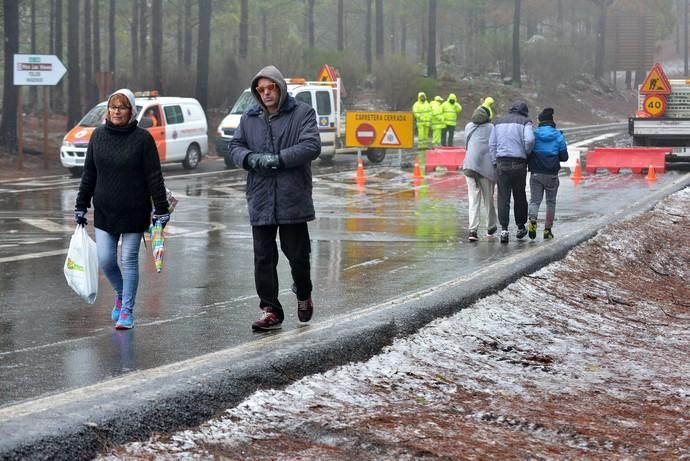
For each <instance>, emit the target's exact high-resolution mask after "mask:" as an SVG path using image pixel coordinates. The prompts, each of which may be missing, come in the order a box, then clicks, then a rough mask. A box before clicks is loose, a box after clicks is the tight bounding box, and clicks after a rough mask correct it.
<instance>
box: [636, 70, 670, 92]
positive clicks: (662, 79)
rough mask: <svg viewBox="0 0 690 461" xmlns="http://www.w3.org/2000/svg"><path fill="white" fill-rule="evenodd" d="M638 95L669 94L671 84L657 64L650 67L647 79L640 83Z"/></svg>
mask: <svg viewBox="0 0 690 461" xmlns="http://www.w3.org/2000/svg"><path fill="white" fill-rule="evenodd" d="M640 94H671V83H670V82H669V81H668V78H666V74H665V73H664V69H662V68H661V65H660V64H659V63H656V64H654V66H652V69H651V70H650V71H649V73H648V74H647V78H645V80H644V82H642V86H641V87H640Z"/></svg>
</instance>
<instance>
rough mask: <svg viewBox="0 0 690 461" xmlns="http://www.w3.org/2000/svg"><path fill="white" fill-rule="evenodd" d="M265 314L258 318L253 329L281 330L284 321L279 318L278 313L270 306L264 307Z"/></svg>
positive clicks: (253, 324)
mask: <svg viewBox="0 0 690 461" xmlns="http://www.w3.org/2000/svg"><path fill="white" fill-rule="evenodd" d="M263 311H264V312H263V314H261V318H260V319H259V320H257V321H256V322H254V323H252V330H255V331H270V330H279V329H280V328H281V326H282V324H283V322H282V321H281V320H280V319H279V318H278V316H277V315H276V314H274V313H273V310H272V309H271V308H270V307H264V308H263Z"/></svg>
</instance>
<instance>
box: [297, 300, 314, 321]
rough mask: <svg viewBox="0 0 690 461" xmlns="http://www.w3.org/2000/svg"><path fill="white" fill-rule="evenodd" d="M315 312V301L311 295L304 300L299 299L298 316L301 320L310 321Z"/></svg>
mask: <svg viewBox="0 0 690 461" xmlns="http://www.w3.org/2000/svg"><path fill="white" fill-rule="evenodd" d="M312 314H314V303H313V302H312V300H311V296H309V298H307V299H305V300H304V301H300V300H297V317H298V318H299V321H300V322H308V321H309V320H311V316H312Z"/></svg>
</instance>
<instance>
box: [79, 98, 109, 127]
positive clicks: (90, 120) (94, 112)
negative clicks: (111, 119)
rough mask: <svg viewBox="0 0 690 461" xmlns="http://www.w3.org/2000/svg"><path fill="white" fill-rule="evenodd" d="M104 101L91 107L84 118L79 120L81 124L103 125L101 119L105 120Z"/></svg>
mask: <svg viewBox="0 0 690 461" xmlns="http://www.w3.org/2000/svg"><path fill="white" fill-rule="evenodd" d="M106 107H107V105H106V103H104V102H103V103H101V104H98V105H97V106H96V107H94V108H93V109H91V110H90V111H89V112H88V113H87V114H86V115H84V118H82V119H81V120H80V121H79V125H81V126H100V125H103V120H105V111H106Z"/></svg>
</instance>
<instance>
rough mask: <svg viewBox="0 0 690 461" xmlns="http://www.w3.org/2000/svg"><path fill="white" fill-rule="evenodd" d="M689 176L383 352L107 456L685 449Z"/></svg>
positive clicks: (611, 454) (587, 455) (515, 454)
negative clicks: (679, 186)
mask: <svg viewBox="0 0 690 461" xmlns="http://www.w3.org/2000/svg"><path fill="white" fill-rule="evenodd" d="M689 209H690V189H687V188H686V189H684V190H682V191H680V192H677V193H675V194H673V195H672V196H670V197H667V198H666V199H664V200H663V201H662V202H661V203H660V204H658V205H657V206H656V207H655V208H654V209H653V210H651V211H649V212H646V213H643V214H642V215H639V216H636V217H633V218H631V219H628V220H626V221H624V222H621V223H617V224H613V225H610V226H608V227H606V228H604V229H603V230H602V231H601V232H600V233H599V234H598V235H597V236H596V237H595V238H593V239H592V240H590V241H588V242H587V243H585V244H583V245H580V246H578V247H577V248H575V249H573V250H572V251H571V252H570V253H569V254H568V255H567V256H566V257H565V258H564V259H563V260H561V261H558V262H556V263H553V264H550V265H549V266H547V267H545V268H543V269H541V270H539V271H537V272H535V273H533V274H529V275H526V276H524V277H522V278H521V279H519V280H518V281H517V282H515V283H513V284H511V285H509V286H508V287H506V288H505V289H504V290H502V291H500V292H499V293H497V294H496V295H493V296H489V297H487V298H484V299H482V300H480V301H478V302H476V303H475V304H473V305H472V306H470V307H468V308H467V309H464V310H462V311H461V312H459V313H457V314H455V315H453V316H451V317H449V318H445V319H439V320H437V321H435V322H432V323H431V324H430V325H428V326H427V327H425V328H423V329H422V330H420V331H419V332H418V333H417V334H414V335H412V336H410V337H407V338H403V339H399V340H397V341H396V342H395V343H394V344H393V345H392V346H390V347H389V348H388V349H387V350H385V351H384V352H383V353H382V354H380V355H377V356H375V357H373V358H372V359H370V360H368V361H366V362H364V363H352V364H349V365H346V366H342V367H338V368H336V369H333V370H330V371H328V372H326V373H323V374H318V375H313V376H309V377H306V378H304V379H301V380H299V381H297V382H295V383H294V384H291V385H290V386H288V387H287V388H285V389H283V390H261V391H258V392H256V393H255V394H253V395H252V396H251V397H249V398H247V399H246V400H245V401H244V402H243V403H241V404H240V405H238V406H237V407H235V408H232V409H229V410H228V411H227V412H226V413H225V414H224V415H223V416H221V417H219V418H216V419H214V420H211V421H209V422H207V423H206V424H204V425H202V426H200V427H197V428H193V429H190V430H188V431H182V432H178V433H176V434H174V435H172V436H168V435H160V436H155V437H153V438H152V439H150V440H148V441H146V442H143V443H133V444H129V445H127V446H125V447H120V448H117V449H114V450H113V451H111V452H110V453H109V454H108V455H106V456H105V459H109V460H115V459H117V460H120V459H136V460H143V459H224V460H269V459H271V460H272V459H284V460H293V459H299V460H305V461H306V460H342V461H349V460H352V459H357V460H364V461H366V460H372V461H373V460H379V461H381V460H383V461H387V460H390V461H393V460H396V461H397V460H413V459H414V460H419V459H428V460H436V459H438V460H441V459H552V460H559V459H563V460H568V459H587V460H612V459H621V460H623V459H650V460H668V459H684V458H685V457H686V456H687V447H688V446H690V433H689V432H688V430H687V428H688V427H689V424H690V387H689V385H688V380H687V377H688V376H690V338H689V336H688V334H687V328H688V325H690V304H689V303H688V300H689V299H690V286H688V283H687V280H688V278H689V277H690V268H688V264H687V262H688V261H689V260H690V235H688V233H687V228H688V226H689V225H690V216H689V215H688V210H689Z"/></svg>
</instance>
